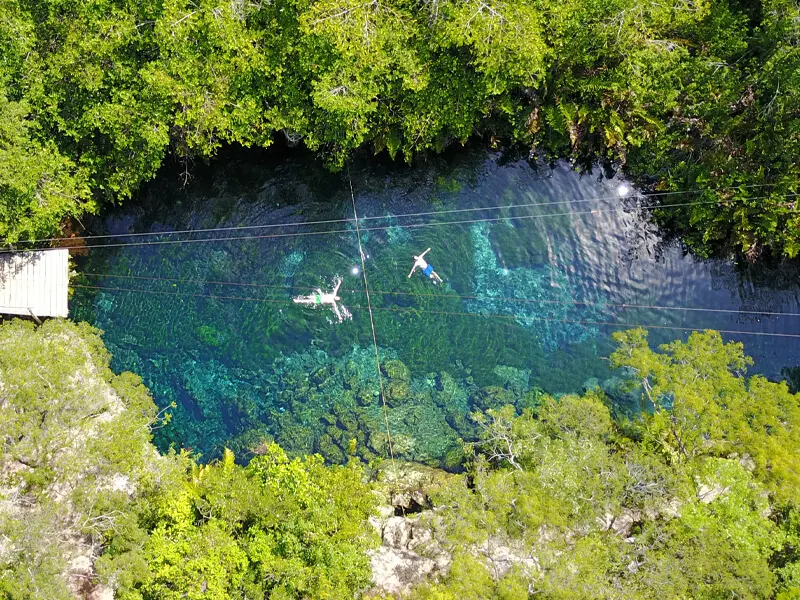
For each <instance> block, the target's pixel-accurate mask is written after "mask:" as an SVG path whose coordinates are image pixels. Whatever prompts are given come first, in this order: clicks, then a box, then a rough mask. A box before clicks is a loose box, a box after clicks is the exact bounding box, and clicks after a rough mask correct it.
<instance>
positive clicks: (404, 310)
mask: <svg viewBox="0 0 800 600" xmlns="http://www.w3.org/2000/svg"><path fill="white" fill-rule="evenodd" d="M71 287H75V288H81V289H91V290H104V291H115V292H129V293H133V294H154V295H160V296H176V297H182V296H183V297H189V298H208V299H211V300H241V301H246V302H264V303H268V304H282V305H284V306H287V307H289V306H293V304H292V303H291V302H287V301H286V300H273V299H270V298H252V297H247V296H216V295H212V294H195V293H183V292H171V291H160V290H136V289H129V288H118V287H104V286H98V285H81V284H74V285H72V286H71ZM350 308H355V309H361V310H363V309H368V308H369V307H367V306H363V305H351V306H350ZM372 310H373V311H376V310H382V311H388V312H396V313H413V314H415V315H417V316H419V315H423V314H432V315H443V316H463V317H478V318H482V319H504V320H521V321H533V322H546V323H567V324H573V325H596V326H608V327H623V328H634V327H643V328H645V329H664V330H671V331H706V330H707V329H711V328H710V327H678V326H676V325H647V324H643V323H619V322H611V321H586V320H577V319H558V318H555V317H518V316H516V315H485V314H481V313H472V312H459V311H443V310H428V309H416V308H399V307H398V308H395V307H388V306H387V307H381V306H373V307H372ZM714 331H719V332H720V333H729V334H736V335H754V336H764V337H780V338H795V339H800V333H774V332H769V331H744V330H739V329H714Z"/></svg>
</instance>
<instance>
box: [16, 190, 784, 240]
mask: <svg viewBox="0 0 800 600" xmlns="http://www.w3.org/2000/svg"><path fill="white" fill-rule="evenodd" d="M796 196H800V193H796V194H784V195H783V197H784V198H793V197H796ZM768 197H769V196H761V197H752V198H741V199H738V200H737V199H731V200H729V202H734V201H744V200H763V199H765V198H768ZM708 204H719V201H717V200H710V201H707V202H683V203H676V204H668V205H665V206H652V207H651V206H633V207H629V206H615V207H612V208H605V209H603V208H597V209H592V210H583V211H570V212H564V213H547V214H543V215H518V216H504V217H490V218H483V219H465V220H460V221H433V222H428V223H412V224H409V225H384V226H379V227H364V228H359V229H360V231H384V230H387V229H393V228H399V229H419V228H422V227H439V226H442V225H467V224H472V223H493V222H497V221H517V220H524V219H545V218H549V217H569V216H581V215H594V214H602V213H613V212H620V211H628V210H665V209H668V208H670V209H671V208H681V207H687V206H703V205H708ZM503 208H505V207H503ZM481 210H482V209H481ZM790 212H792V213H798V212H800V209H792V210H791V211H790ZM376 218H387V217H376ZM345 222H352V221H345ZM289 225H297V224H276V225H274V226H275V227H283V226H289ZM356 225H357V226H358V221H356ZM357 228H358V227H357ZM352 232H353V230H352V229H332V230H328V231H298V232H295V233H275V234H265V235H242V236H233V237H231V236H228V237H216V238H203V239H191V240H152V241H146V242H124V243H114V244H84V245H81V246H54V247H51V248H39V249H34V248H23V249H20V250H11V249H2V250H0V254H20V253H27V252H46V251H48V250H59V249H63V248H67V249H80V250H86V249H90V248H123V247H129V246H131V247H132V246H165V245H174V244H199V243H208V242H229V241H236V240H263V239H276V238H292V237H304V236H311V235H331V234H335V233H352ZM164 234H168V232H164ZM164 234H161V233H152V234H147V235H164ZM126 235H132V234H126ZM67 239H68V240H70V241H76V240H80V239H81V238H80V237H75V238H67Z"/></svg>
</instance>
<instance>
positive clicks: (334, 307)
mask: <svg viewBox="0 0 800 600" xmlns="http://www.w3.org/2000/svg"><path fill="white" fill-rule="evenodd" d="M333 312H334V313H336V318H337V319H339V323H341V322H342V321H343V320H344V319H343V318H342V313H340V312H339V305H338V304H336V302H334V303H333Z"/></svg>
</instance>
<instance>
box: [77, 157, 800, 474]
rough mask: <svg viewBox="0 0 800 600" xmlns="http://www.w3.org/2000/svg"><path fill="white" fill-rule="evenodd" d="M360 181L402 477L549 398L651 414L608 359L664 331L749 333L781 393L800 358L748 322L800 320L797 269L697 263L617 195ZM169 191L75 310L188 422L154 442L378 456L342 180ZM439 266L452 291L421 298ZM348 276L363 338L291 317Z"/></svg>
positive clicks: (455, 166) (320, 172)
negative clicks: (476, 416)
mask: <svg viewBox="0 0 800 600" xmlns="http://www.w3.org/2000/svg"><path fill="white" fill-rule="evenodd" d="M598 171H599V170H598ZM349 174H350V176H351V177H352V182H353V188H354V190H355V200H356V203H357V206H358V211H359V216H360V217H361V218H362V221H361V223H360V226H361V228H362V242H363V250H364V253H365V260H366V268H367V271H368V276H369V283H370V289H371V300H372V305H373V307H374V319H375V327H376V335H377V340H378V344H379V346H380V353H381V365H382V376H383V378H384V380H385V385H386V389H385V398H386V402H387V406H388V418H389V425H390V430H391V432H392V438H393V440H394V444H395V448H394V450H395V453H396V454H397V455H399V456H400V457H402V458H408V459H413V460H418V461H423V462H427V463H430V464H436V465H443V466H452V465H455V464H457V463H458V461H459V459H460V456H461V455H460V444H459V441H458V440H459V438H461V439H468V438H470V437H472V436H473V435H474V424H473V422H472V421H471V419H470V417H469V414H470V412H471V411H473V410H476V409H486V408H492V407H497V406H502V405H504V404H508V403H511V404H515V405H516V406H517V407H519V408H522V407H535V406H536V405H537V403H538V402H539V398H540V397H541V394H542V390H546V391H547V392H550V393H572V392H581V391H582V390H584V389H587V388H592V387H600V388H602V389H604V390H605V391H606V392H607V393H608V394H609V396H610V397H611V398H612V400H613V402H614V404H615V408H616V409H617V410H621V411H636V410H638V409H639V408H640V406H639V405H640V399H639V398H637V397H636V396H635V394H631V393H628V392H625V391H624V390H623V387H624V386H622V385H621V383H622V381H621V380H620V379H619V378H618V377H617V376H616V375H615V374H613V373H611V372H610V371H609V369H608V363H607V360H605V358H606V357H607V356H608V354H609V353H610V352H611V351H612V349H613V348H612V344H611V341H610V334H611V333H612V332H613V331H618V330H620V329H621V328H624V327H625V326H626V325H631V326H633V325H638V324H644V325H650V326H654V327H655V328H654V329H652V331H651V339H652V340H653V341H654V342H657V343H662V342H666V341H669V340H672V339H675V338H679V337H685V336H686V334H687V331H686V328H697V329H703V328H715V329H722V330H729V331H738V332H745V333H731V334H726V337H727V338H728V339H734V340H741V341H743V342H745V349H746V350H747V352H748V353H750V354H751V355H753V356H754V357H755V359H756V368H757V369H758V370H759V371H761V372H763V373H765V374H767V375H769V376H771V377H778V376H780V372H781V369H782V368H784V367H793V366H795V365H796V364H797V363H798V362H800V360H798V358H797V357H798V349H800V347H799V346H800V345H799V344H798V340H797V339H795V338H778V337H768V336H763V335H752V334H748V333H747V332H752V333H753V334H763V333H781V332H783V333H787V332H788V333H794V334H800V318H798V317H790V316H778V315H765V314H753V313H752V312H743V311H768V312H795V313H796V312H800V311H799V310H798V308H799V307H800V296H799V295H798V291H799V290H800V285H798V278H797V274H798V272H797V266H796V265H784V264H781V265H778V266H774V265H763V266H757V267H752V266H747V265H745V266H741V265H735V264H733V263H731V262H727V261H721V260H706V261H700V260H697V259H695V258H694V257H692V256H691V255H689V254H687V253H686V252H685V249H684V248H682V247H681V245H680V244H679V243H677V242H675V241H670V240H666V239H665V238H663V237H662V235H661V234H660V232H659V230H658V229H657V227H655V226H654V225H653V224H652V223H651V221H650V220H649V218H648V216H647V214H646V213H645V212H643V211H642V210H640V209H638V208H637V203H636V201H635V199H631V198H620V197H619V195H618V188H619V185H620V184H621V180H619V179H617V178H611V179H608V178H606V177H604V176H603V175H602V173H599V172H595V173H587V174H583V175H579V174H577V173H575V172H573V171H572V170H570V169H569V166H568V165H566V164H562V163H558V164H555V165H531V164H530V163H529V162H527V161H526V160H525V159H524V158H521V157H516V156H511V155H508V154H507V155H505V156H501V155H499V154H497V153H491V152H487V151H485V150H475V149H468V150H465V151H462V152H459V153H451V154H448V155H445V156H440V157H432V158H429V159H428V160H427V161H426V162H424V163H421V164H417V165H413V166H407V165H398V164H395V163H389V162H386V161H383V160H372V159H370V160H362V161H360V162H354V163H353V164H351V165H350V167H349ZM178 181H179V179H178V176H177V169H174V170H173V169H171V168H165V170H164V171H163V172H162V173H161V174H160V176H159V177H158V179H157V180H156V181H154V182H153V183H152V184H150V185H148V186H146V187H145V189H143V191H142V192H141V194H140V196H139V198H138V199H137V201H136V202H135V203H134V204H131V205H127V206H126V207H125V208H124V209H121V210H118V211H114V212H112V213H110V214H108V215H107V216H106V217H105V218H104V219H103V220H102V221H95V222H94V223H92V224H91V225H90V227H91V228H92V230H93V233H106V232H107V233H113V234H129V233H152V235H147V236H139V237H121V238H114V239H113V241H114V242H117V243H120V242H124V243H127V242H137V243H139V244H140V245H128V246H125V247H115V248H106V249H102V248H98V249H95V250H92V252H91V255H90V256H89V257H88V258H85V259H81V261H80V264H79V270H80V275H79V277H78V280H77V281H78V284H79V285H84V286H87V287H78V288H77V289H76V294H75V297H74V299H73V301H72V314H73V317H74V318H76V319H80V320H87V321H89V322H91V323H93V324H95V325H96V326H98V327H99V328H101V329H103V330H104V331H105V332H106V333H105V340H106V343H107V345H108V347H109V349H110V350H111V352H112V353H113V356H114V360H113V367H114V368H115V369H117V370H125V369H127V370H132V371H134V372H136V373H139V374H140V375H141V376H142V377H143V378H144V380H145V383H146V384H147V385H148V386H149V387H150V389H151V390H152V392H153V395H154V398H155V400H156V402H157V403H158V404H159V405H161V406H167V405H169V404H170V403H171V402H175V403H176V405H177V408H176V409H175V410H174V411H173V412H174V416H173V419H172V422H171V423H170V424H169V426H168V427H165V428H164V429H161V430H159V432H158V440H157V441H158V442H159V444H160V445H161V446H162V447H166V446H168V445H169V444H171V443H175V444H179V445H182V446H186V447H191V448H193V449H194V450H196V451H199V452H202V453H203V454H204V455H205V456H206V457H213V456H216V455H218V454H219V452H220V451H221V449H222V448H223V447H225V446H228V447H230V448H232V449H234V450H235V451H237V452H239V453H241V454H242V455H246V454H247V453H248V452H249V451H250V450H252V449H253V448H254V447H256V446H258V444H260V443H262V442H263V441H265V440H268V439H275V440H277V441H278V442H279V443H281V444H282V445H284V446H285V447H286V448H287V449H288V450H290V451H291V452H298V453H299V452H320V453H322V454H323V455H324V456H325V457H326V458H327V459H328V460H331V461H334V462H335V461H343V460H346V457H347V456H348V455H349V454H353V453H355V454H356V455H358V456H360V457H361V458H363V459H365V460H370V459H372V458H375V457H380V456H385V455H386V452H387V448H386V433H385V426H384V421H383V414H382V410H383V409H382V403H381V400H380V392H379V385H378V377H377V372H376V365H375V355H374V349H373V347H372V334H371V328H370V321H369V314H368V312H367V310H366V297H365V290H364V287H363V279H362V277H361V275H360V274H354V271H353V269H354V268H360V264H361V259H360V255H359V248H358V243H357V238H356V234H355V227H354V224H353V222H352V220H351V217H352V201H351V197H350V188H349V183H348V180H347V172H341V173H330V172H328V171H326V170H325V169H324V168H323V167H322V166H321V165H320V164H319V163H317V162H315V160H314V159H312V158H310V157H309V156H308V155H306V154H305V153H303V152H299V151H293V152H286V151H284V152H282V153H276V152H264V151H246V152H245V151H242V150H236V149H229V150H228V151H227V155H225V156H223V157H221V158H220V159H219V160H217V161H215V162H214V163H212V164H211V165H208V166H205V167H201V168H198V169H197V170H196V172H195V175H194V179H193V181H192V182H191V183H190V184H189V186H188V187H186V188H185V189H181V188H180V187H179V185H178ZM498 207H507V208H503V209H501V210H499V209H498ZM416 213H425V214H416ZM399 215H407V216H399ZM408 215H411V216H408ZM312 222H313V223H314V224H311V223H312ZM276 224H279V225H280V226H278V227H275V226H274V225H276ZM243 226H244V227H248V229H226V230H223V231H215V232H205V233H184V234H180V235H167V234H164V233H160V234H159V233H158V232H169V231H176V230H185V229H192V230H195V229H203V228H237V227H243ZM255 226H266V227H263V228H255ZM175 240H181V242H180V243H169V244H157V243H155V242H162V241H170V242H172V241H175ZM108 241H112V240H108ZM428 247H430V248H431V252H430V253H429V255H427V256H426V258H428V259H429V260H430V263H431V264H432V265H434V267H435V269H436V271H437V273H439V274H440V275H441V276H442V277H443V278H444V280H445V283H444V284H443V285H433V284H432V282H431V281H430V280H428V279H426V278H425V277H423V276H422V275H421V274H420V273H419V271H417V273H415V274H414V276H413V277H411V278H408V272H409V270H410V269H411V266H412V264H413V258H412V257H413V255H414V254H418V253H419V252H421V251H422V250H424V249H426V248H428ZM337 276H339V277H342V278H343V280H344V281H343V284H342V289H341V291H340V296H341V297H342V303H343V304H344V305H345V306H347V307H348V308H349V309H350V311H351V312H352V314H353V318H352V320H347V321H345V322H343V323H341V324H339V323H335V322H334V320H333V318H332V314H331V313H330V312H329V311H328V310H327V309H325V308H320V309H316V310H315V309H313V308H309V307H303V306H300V305H297V304H294V303H293V302H292V297H293V296H296V295H299V294H307V293H309V292H310V291H311V290H312V289H314V288H317V287H320V288H322V289H323V290H324V289H327V288H330V287H331V286H332V285H333V281H334V278H335V277H337ZM623 305H624V306H623ZM683 308H693V309H696V308H712V309H715V310H716V312H711V311H701V310H683ZM671 309H680V310H671Z"/></svg>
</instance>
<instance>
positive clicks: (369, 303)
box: [347, 168, 397, 480]
mask: <svg viewBox="0 0 800 600" xmlns="http://www.w3.org/2000/svg"><path fill="white" fill-rule="evenodd" d="M347 181H348V182H349V183H350V199H351V200H352V201H353V218H354V219H355V220H356V235H357V236H358V252H359V254H360V255H361V275H362V276H363V277H364V291H365V292H366V293H367V309H368V310H369V324H370V327H371V328H372V343H373V345H374V346H375V368H376V369H377V370H378V385H379V387H380V391H381V401H382V403H383V420H384V422H385V423H386V441H387V443H388V446H389V456H390V457H391V459H392V471H394V477H395V480H396V479H397V465H396V464H395V462H394V447H393V445H392V434H391V433H390V432H389V409H388V407H387V406H386V393H385V392H384V389H383V374H382V373H381V359H380V356H379V353H378V336H377V335H376V334H375V319H374V318H373V316H372V301H371V300H370V297H369V283H368V282H367V265H366V259H365V258H364V249H363V248H362V247H361V229H360V227H359V225H358V212H357V211H356V196H355V194H354V193H353V180H352V179H351V178H350V169H349V168H348V169H347Z"/></svg>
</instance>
